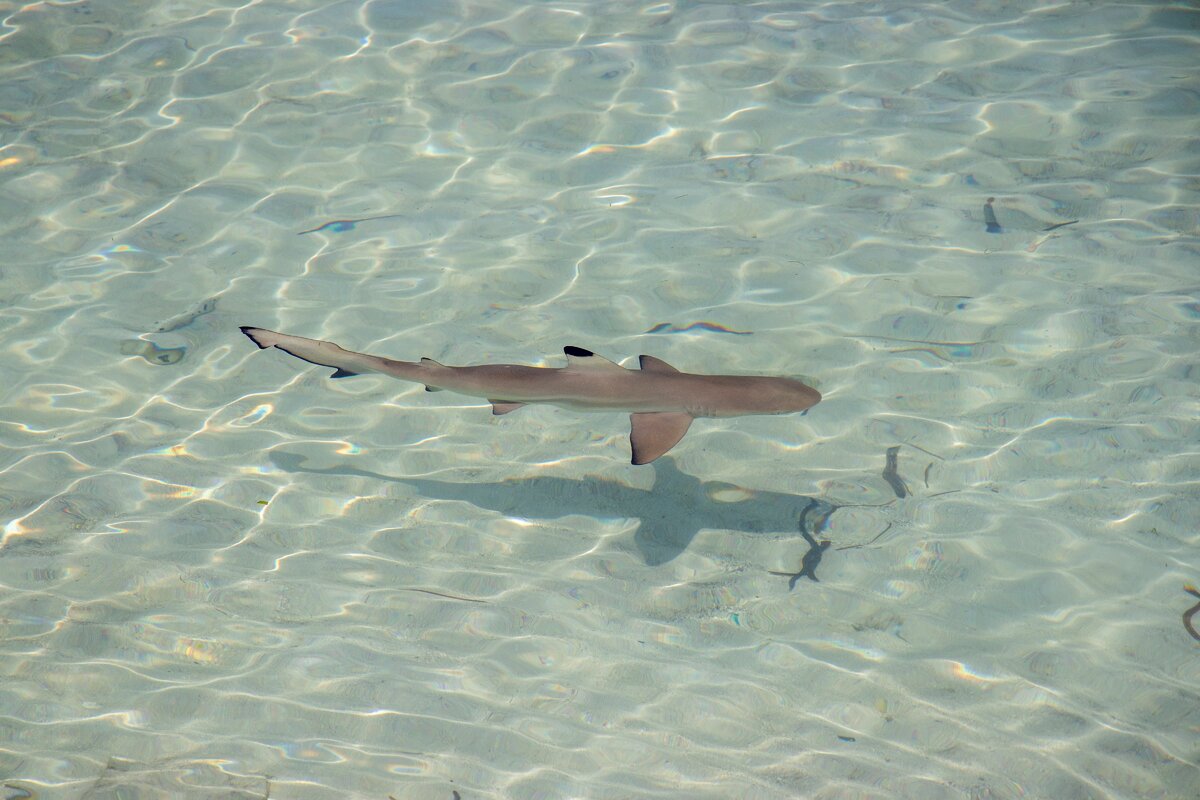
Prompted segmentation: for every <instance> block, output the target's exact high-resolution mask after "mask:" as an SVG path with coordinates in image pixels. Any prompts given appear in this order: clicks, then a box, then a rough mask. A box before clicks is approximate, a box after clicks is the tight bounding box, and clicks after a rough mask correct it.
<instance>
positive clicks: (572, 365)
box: [563, 345, 625, 371]
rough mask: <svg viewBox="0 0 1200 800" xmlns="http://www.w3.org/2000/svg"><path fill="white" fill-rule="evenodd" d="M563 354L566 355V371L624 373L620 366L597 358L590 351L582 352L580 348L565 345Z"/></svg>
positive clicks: (600, 357) (605, 359)
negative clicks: (617, 371) (603, 370)
mask: <svg viewBox="0 0 1200 800" xmlns="http://www.w3.org/2000/svg"><path fill="white" fill-rule="evenodd" d="M563 352H564V353H566V354H567V369H619V370H621V371H624V370H625V368H624V367H622V366H621V365H620V364H617V363H615V362H612V361H609V360H608V359H607V358H605V357H604V356H598V355H596V354H595V353H593V352H592V351H591V350H584V349H583V348H582V347H575V346H573V345H567V346H566V347H564V348H563Z"/></svg>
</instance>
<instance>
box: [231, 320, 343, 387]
mask: <svg viewBox="0 0 1200 800" xmlns="http://www.w3.org/2000/svg"><path fill="white" fill-rule="evenodd" d="M239 330H241V332H242V333H244V334H246V337H247V338H248V339H249V340H250V341H252V342H254V343H255V344H256V345H258V346H259V348H260V349H262V350H266V349H268V348H271V347H274V348H276V349H278V350H282V351H283V352H285V353H287V354H288V355H289V356H295V357H296V358H298V359H300V360H301V361H307V362H308V363H310V364H316V365H317V366H320V367H333V368H334V373H333V375H331V376H330V377H332V378H349V377H351V376H354V375H359V374H361V371H362V367H361V366H360V365H359V364H358V363H357V362H358V361H360V360H361V354H359V353H352V352H350V351H349V350H343V349H342V348H340V347H338V346H337V345H336V344H334V343H333V342H322V341H319V340H317V339H305V338H304V337H303V336H289V335H288V334H286V333H278V332H276V331H269V330H267V329H266V328H254V327H251V326H249V325H242V326H240V328H239Z"/></svg>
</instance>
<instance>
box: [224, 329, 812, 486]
mask: <svg viewBox="0 0 1200 800" xmlns="http://www.w3.org/2000/svg"><path fill="white" fill-rule="evenodd" d="M241 331H242V333H244V334H245V335H246V336H248V337H249V338H250V341H252V342H254V343H255V344H256V345H258V346H259V347H260V348H261V349H263V350H266V349H268V348H271V347H274V348H277V349H279V350H282V351H283V352H285V353H287V354H288V355H291V356H295V357H296V358H299V359H300V360H302V361H307V362H309V363H310V364H319V365H321V366H325V367H332V368H333V369H334V370H335V371H334V373H333V375H332V377H334V378H348V377H351V376H353V375H359V374H362V373H365V372H379V373H382V374H384V375H390V376H392V377H393V378H400V379H401V380H407V381H416V382H417V383H423V384H425V386H426V388H427V389H429V390H431V391H436V390H438V389H448V390H450V391H452V392H458V393H459V394H466V395H471V396H472V397H484V398H487V399H488V402H490V403H491V404H492V413H493V414H496V415H500V414H508V413H510V412H512V411H516V410H517V409H518V408H521V407H522V406H524V405H526V404H527V403H547V404H549V405H555V406H561V407H563V408H569V409H572V410H575V411H629V412H632V413H630V415H629V421H630V428H631V430H630V434H629V441H630V445H631V446H632V449H633V463H634V464H649V463H650V462H652V461H654V459H656V458H658V457H659V456H661V455H663V454H664V453H666V452H667V451H668V450H670V449H671V448H672V447H674V446H675V445H676V444H677V443H678V442H679V440H680V439H682V438H683V437H684V434H686V433H687V431H688V428H689V427H690V426H691V424H692V420H693V419H695V418H697V417H740V416H747V415H751V414H791V413H794V412H799V411H806V410H808V409H809V408H811V407H812V406H815V405H816V404H817V403H819V402H820V401H821V393H820V392H818V391H817V390H816V389H814V388H812V387H811V386H807V385H805V384H803V383H801V382H800V381H797V380H793V379H791V378H775V377H765V376H752V375H697V374H693V373H688V372H680V371H679V370H677V369H675V368H674V367H672V366H671V365H670V364H668V363H667V362H665V361H663V360H662V359H659V358H655V357H654V356H647V355H643V356H641V358H640V363H641V369H625V368H624V367H622V366H621V365H619V364H615V363H613V362H612V361H609V360H608V359H606V358H603V357H601V356H598V355H596V354H595V353H593V352H591V351H590V350H584V349H583V348H582V347H565V348H563V352H564V353H566V356H567V366H565V367H562V368H549V367H528V366H523V365H519V364H486V365H482V366H475V367H447V366H444V365H442V364H439V363H438V362H436V361H434V360H433V359H430V358H423V359H421V360H420V361H419V362H409V361H393V360H392V359H390V358H380V357H379V356H372V355H367V354H366V353H355V352H352V351H350V350H343V349H342V348H341V347H338V346H337V345H336V344H334V343H333V342H323V341H319V340H317V339H305V338H303V337H300V336H289V335H288V334H286V333H277V332H275V331H269V330H265V329H263V328H254V327H250V326H242V329H241Z"/></svg>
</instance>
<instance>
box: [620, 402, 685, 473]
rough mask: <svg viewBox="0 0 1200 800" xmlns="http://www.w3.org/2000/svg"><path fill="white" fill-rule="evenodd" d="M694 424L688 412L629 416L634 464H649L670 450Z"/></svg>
mask: <svg viewBox="0 0 1200 800" xmlns="http://www.w3.org/2000/svg"><path fill="white" fill-rule="evenodd" d="M691 424H692V415H691V414H689V413H687V412H686V411H653V412H639V413H634V414H630V415H629V444H630V445H631V446H632V447H633V463H634V464H649V463H650V462H651V461H653V460H654V459H656V458H658V457H659V456H661V455H662V454H663V453H665V452H667V451H668V450H670V449H671V448H672V447H674V446H675V445H676V444H678V443H679V440H680V439H682V438H683V435H684V434H685V433H687V432H688V426H690V425H691Z"/></svg>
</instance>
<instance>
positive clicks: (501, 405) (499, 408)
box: [488, 400, 525, 417]
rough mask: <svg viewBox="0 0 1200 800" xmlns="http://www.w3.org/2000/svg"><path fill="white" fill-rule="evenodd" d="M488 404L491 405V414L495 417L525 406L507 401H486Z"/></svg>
mask: <svg viewBox="0 0 1200 800" xmlns="http://www.w3.org/2000/svg"><path fill="white" fill-rule="evenodd" d="M488 402H489V403H491V404H492V414H494V415H495V416H497V417H498V416H500V415H501V414H507V413H508V412H510V411H516V410H517V409H518V408H520V407H521V406H523V405H525V404H524V403H510V402H509V401H507V400H488Z"/></svg>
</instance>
